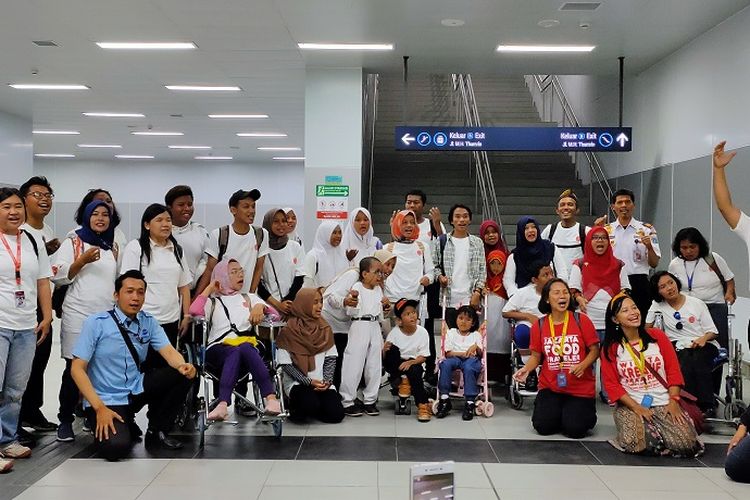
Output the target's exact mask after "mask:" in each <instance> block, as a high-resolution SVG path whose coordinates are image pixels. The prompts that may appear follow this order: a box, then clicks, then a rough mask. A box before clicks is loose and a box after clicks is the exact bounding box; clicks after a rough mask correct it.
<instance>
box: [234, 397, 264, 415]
mask: <svg viewBox="0 0 750 500" xmlns="http://www.w3.org/2000/svg"><path fill="white" fill-rule="evenodd" d="M234 412H235V413H238V414H240V415H242V416H243V417H254V416H256V415H257V414H258V413H257V412H256V411H255V408H253V407H252V406H250V405H249V404H247V403H245V402H244V401H243V400H241V399H239V398H234Z"/></svg>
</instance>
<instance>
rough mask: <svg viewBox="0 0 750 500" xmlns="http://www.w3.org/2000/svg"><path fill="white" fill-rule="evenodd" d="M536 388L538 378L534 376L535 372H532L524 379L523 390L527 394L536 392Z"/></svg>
mask: <svg viewBox="0 0 750 500" xmlns="http://www.w3.org/2000/svg"><path fill="white" fill-rule="evenodd" d="M538 386H539V378H538V377H537V375H536V370H534V371H532V372H531V373H529V375H528V377H526V384H525V388H526V390H527V391H529V392H536V390H537V388H538Z"/></svg>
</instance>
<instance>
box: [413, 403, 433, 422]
mask: <svg viewBox="0 0 750 500" xmlns="http://www.w3.org/2000/svg"><path fill="white" fill-rule="evenodd" d="M431 418H432V410H430V403H421V404H419V405H417V421H419V422H429V421H430V419H431Z"/></svg>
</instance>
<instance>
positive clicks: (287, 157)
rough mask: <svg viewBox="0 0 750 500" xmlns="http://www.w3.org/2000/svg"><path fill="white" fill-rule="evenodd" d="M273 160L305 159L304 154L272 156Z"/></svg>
mask: <svg viewBox="0 0 750 500" xmlns="http://www.w3.org/2000/svg"><path fill="white" fill-rule="evenodd" d="M273 159H274V160H280V161H302V160H304V159H305V157H304V156H274V157H273Z"/></svg>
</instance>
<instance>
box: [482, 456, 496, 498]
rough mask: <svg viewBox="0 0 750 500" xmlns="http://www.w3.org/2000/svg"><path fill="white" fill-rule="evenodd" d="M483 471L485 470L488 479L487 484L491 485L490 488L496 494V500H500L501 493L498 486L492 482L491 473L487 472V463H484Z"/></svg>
mask: <svg viewBox="0 0 750 500" xmlns="http://www.w3.org/2000/svg"><path fill="white" fill-rule="evenodd" d="M482 470H484V475H485V476H486V477H487V482H489V483H490V488H491V489H492V491H493V493H495V498H497V499H498V500H500V493H499V492H498V491H497V486H495V483H494V482H493V481H492V476H490V472H489V471H488V470H487V464H486V463H482Z"/></svg>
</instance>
